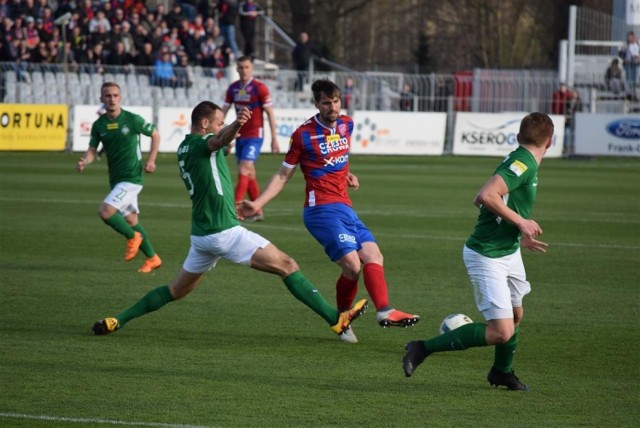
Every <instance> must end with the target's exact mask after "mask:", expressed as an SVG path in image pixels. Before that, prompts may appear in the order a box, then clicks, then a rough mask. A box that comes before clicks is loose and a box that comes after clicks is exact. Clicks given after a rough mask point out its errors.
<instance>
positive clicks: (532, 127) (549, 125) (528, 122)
mask: <svg viewBox="0 0 640 428" xmlns="http://www.w3.org/2000/svg"><path fill="white" fill-rule="evenodd" d="M553 130H554V126H553V121H552V120H551V118H550V117H549V115H547V114H545V113H539V112H535V113H530V114H528V115H526V116H525V117H524V118H523V119H522V122H520V131H519V135H518V136H519V139H518V141H519V142H520V143H522V144H531V145H534V146H536V147H542V146H544V145H545V144H547V141H548V140H549V138H551V137H552V136H553Z"/></svg>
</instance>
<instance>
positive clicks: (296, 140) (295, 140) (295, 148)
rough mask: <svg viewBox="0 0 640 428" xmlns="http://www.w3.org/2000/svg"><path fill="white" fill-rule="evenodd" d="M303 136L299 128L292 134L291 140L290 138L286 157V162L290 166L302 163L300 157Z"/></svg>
mask: <svg viewBox="0 0 640 428" xmlns="http://www.w3.org/2000/svg"><path fill="white" fill-rule="evenodd" d="M302 149H303V147H302V138H301V135H300V130H297V131H295V132H294V133H293V135H291V140H289V151H287V154H286V155H285V157H284V163H285V164H286V165H288V166H292V167H295V166H296V165H298V164H299V163H300V158H301V157H302V151H303V150H302Z"/></svg>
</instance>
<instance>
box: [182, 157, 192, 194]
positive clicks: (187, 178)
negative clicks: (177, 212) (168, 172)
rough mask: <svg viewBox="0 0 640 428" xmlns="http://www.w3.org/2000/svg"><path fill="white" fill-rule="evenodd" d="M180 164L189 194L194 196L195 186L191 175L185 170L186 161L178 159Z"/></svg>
mask: <svg viewBox="0 0 640 428" xmlns="http://www.w3.org/2000/svg"><path fill="white" fill-rule="evenodd" d="M178 166H180V171H181V172H182V179H183V180H184V184H185V185H186V186H187V191H188V192H189V196H193V192H194V188H193V181H191V175H190V174H189V173H188V172H187V171H185V170H184V161H183V160H181V161H178Z"/></svg>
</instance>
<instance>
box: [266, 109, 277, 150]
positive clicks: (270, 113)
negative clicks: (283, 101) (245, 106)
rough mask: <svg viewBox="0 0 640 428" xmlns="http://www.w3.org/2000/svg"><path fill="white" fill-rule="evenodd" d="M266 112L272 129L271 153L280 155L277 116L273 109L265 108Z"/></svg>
mask: <svg viewBox="0 0 640 428" xmlns="http://www.w3.org/2000/svg"><path fill="white" fill-rule="evenodd" d="M264 111H265V112H266V113H267V119H268V120H269V128H270V129H271V153H280V144H279V143H278V130H277V129H276V115H275V113H274V111H273V107H271V106H269V107H265V108H264Z"/></svg>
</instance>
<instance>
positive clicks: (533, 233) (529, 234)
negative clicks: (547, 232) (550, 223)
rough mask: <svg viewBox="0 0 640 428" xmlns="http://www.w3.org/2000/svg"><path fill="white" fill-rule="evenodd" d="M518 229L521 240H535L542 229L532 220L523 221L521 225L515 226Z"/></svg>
mask: <svg viewBox="0 0 640 428" xmlns="http://www.w3.org/2000/svg"><path fill="white" fill-rule="evenodd" d="M517 226H518V229H520V233H521V234H522V237H523V238H527V239H528V240H530V241H531V240H535V238H536V237H537V236H538V235H541V234H542V229H541V228H540V226H538V223H536V222H535V221H533V220H525V219H523V220H522V222H521V223H519V224H517Z"/></svg>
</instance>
